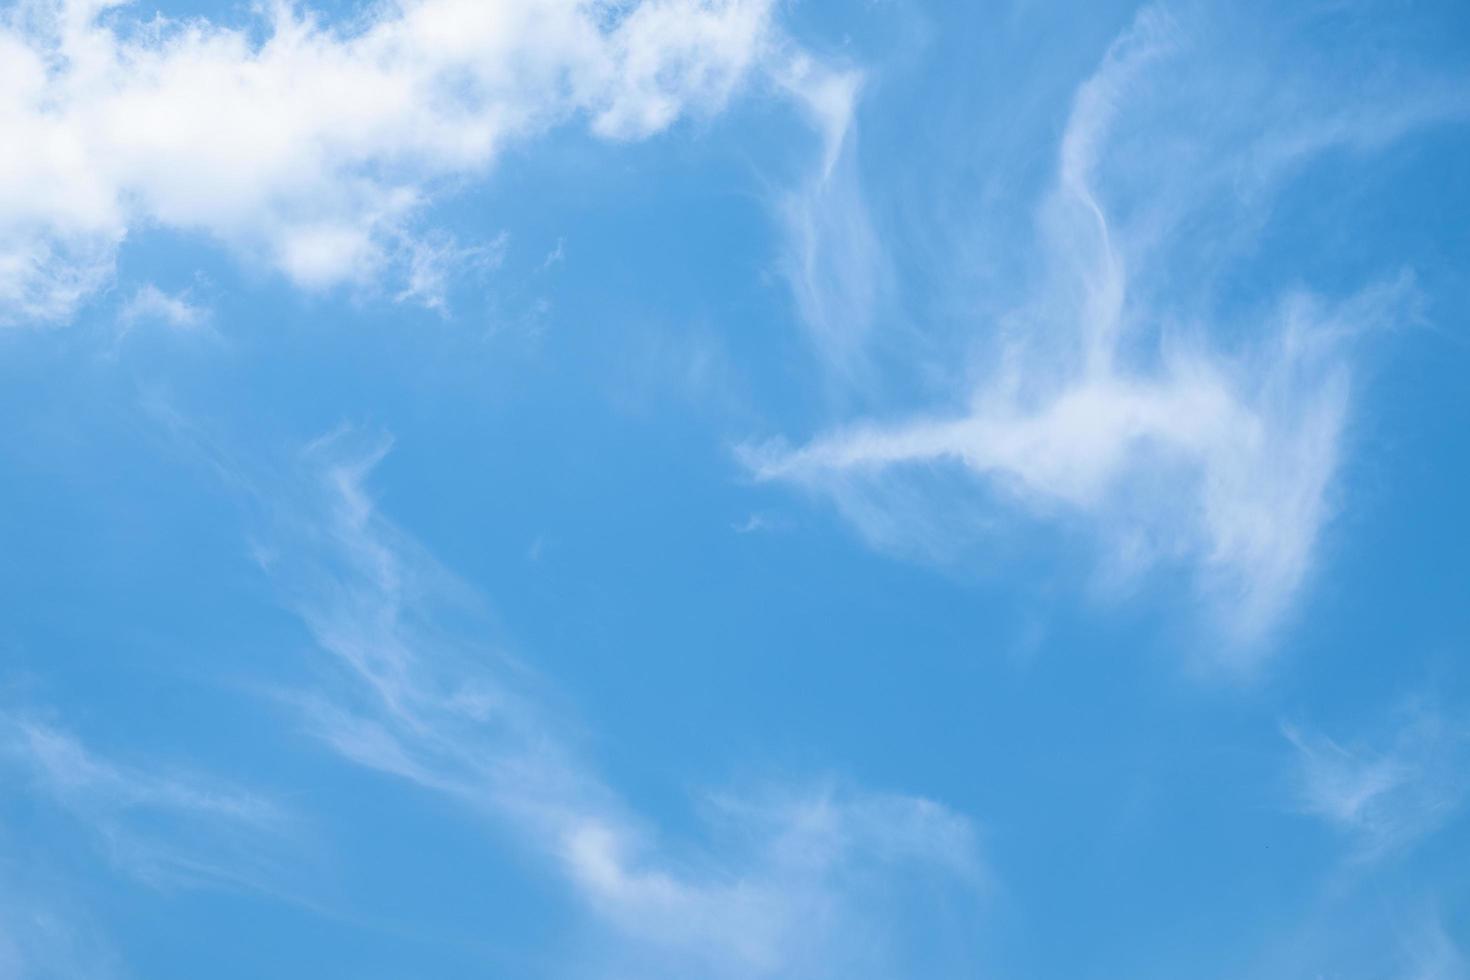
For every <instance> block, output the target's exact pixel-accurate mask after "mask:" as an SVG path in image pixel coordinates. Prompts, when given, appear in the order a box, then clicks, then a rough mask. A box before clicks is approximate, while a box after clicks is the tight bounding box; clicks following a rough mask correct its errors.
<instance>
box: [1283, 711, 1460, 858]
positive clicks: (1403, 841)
mask: <svg viewBox="0 0 1470 980" xmlns="http://www.w3.org/2000/svg"><path fill="white" fill-rule="evenodd" d="M1283 731H1284V733H1285V734H1286V737H1287V738H1288V739H1289V740H1290V741H1291V743H1292V745H1293V746H1295V748H1296V756H1295V759H1294V766H1293V771H1294V795H1295V800H1296V804H1297V806H1298V807H1299V808H1300V810H1301V811H1302V812H1303V813H1306V814H1309V815H1311V816H1314V817H1317V818H1320V819H1322V820H1324V821H1326V822H1327V823H1328V824H1329V825H1331V826H1333V827H1334V828H1336V829H1337V830H1338V831H1340V832H1341V833H1342V834H1344V835H1345V836H1346V837H1347V838H1348V839H1349V840H1350V841H1351V842H1352V844H1353V847H1354V852H1355V857H1356V858H1358V859H1361V860H1368V859H1373V858H1378V857H1381V856H1384V855H1386V854H1389V853H1393V852H1398V851H1402V850H1403V849H1405V848H1407V847H1410V846H1412V845H1413V844H1415V843H1416V842H1418V841H1419V840H1421V839H1422V838H1424V837H1426V836H1428V835H1430V834H1432V833H1433V832H1435V831H1437V830H1439V829H1440V828H1441V827H1443V826H1444V825H1445V824H1446V823H1448V822H1449V821H1450V820H1451V819H1453V818H1454V817H1455V816H1456V815H1457V814H1458V813H1459V812H1460V810H1461V809H1462V808H1463V806H1464V804H1465V800H1466V796H1467V794H1470V775H1467V774H1470V725H1466V724H1464V723H1463V722H1461V721H1459V720H1456V719H1453V718H1447V717H1445V716H1443V715H1442V714H1440V713H1439V712H1438V711H1435V710H1433V709H1431V708H1429V707H1427V706H1425V705H1422V704H1412V705H1409V706H1408V707H1407V708H1406V709H1405V710H1404V711H1403V712H1401V715H1400V717H1398V719H1397V721H1396V724H1395V726H1394V727H1393V728H1392V730H1390V731H1388V732H1386V733H1384V734H1382V735H1381V736H1380V737H1378V738H1376V739H1359V740H1355V741H1354V742H1352V743H1351V744H1347V745H1343V744H1339V743H1338V742H1335V741H1333V740H1332V739H1330V738H1327V737H1326V736H1324V735H1321V734H1318V733H1315V732H1312V731H1308V730H1305V729H1302V728H1300V727H1297V726H1294V725H1285V726H1283Z"/></svg>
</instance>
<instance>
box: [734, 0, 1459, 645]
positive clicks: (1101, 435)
mask: <svg viewBox="0 0 1470 980" xmlns="http://www.w3.org/2000/svg"><path fill="white" fill-rule="evenodd" d="M1191 44H1194V45H1198V44H1199V39H1198V38H1195V39H1193V41H1191V39H1190V37H1189V35H1188V34H1187V32H1186V31H1184V30H1183V29H1182V28H1181V26H1180V25H1179V23H1178V22H1176V21H1175V20H1174V19H1173V18H1171V17H1170V16H1168V15H1166V14H1165V13H1163V12H1162V11H1161V10H1160V9H1159V8H1156V7H1149V8H1145V9H1144V10H1143V11H1142V12H1141V13H1140V15H1139V16H1138V17H1137V19H1136V20H1135V22H1134V23H1133V25H1132V26H1131V27H1130V28H1129V29H1128V30H1127V31H1126V32H1125V33H1124V34H1123V35H1122V36H1120V37H1119V38H1118V39H1117V41H1116V42H1115V43H1114V44H1113V45H1112V46H1111V48H1110V49H1109V50H1108V52H1107V53H1106V55H1105V57H1104V58H1103V60H1102V63H1101V65H1100V66H1099V67H1098V69H1097V70H1096V72H1095V73H1094V74H1093V75H1092V76H1091V77H1090V78H1088V79H1087V80H1086V81H1085V82H1084V83H1083V84H1082V85H1081V86H1080V87H1079V88H1078V89H1077V90H1076V92H1075V94H1074V97H1073V99H1072V105H1071V112H1070V116H1069V118H1068V120H1067V124H1066V127H1065V130H1064V132H1063V134H1062V137H1061V140H1060V145H1059V149H1058V153H1057V158H1056V162H1055V167H1056V170H1055V179H1054V181H1053V183H1052V184H1051V186H1050V188H1049V190H1048V191H1047V192H1046V194H1045V196H1044V198H1043V199H1042V200H1041V201H1040V202H1039V205H1038V207H1037V209H1036V212H1035V219H1034V241H1033V242H1032V243H1031V244H1032V247H1033V249H1034V266H1035V270H1036V272H1035V276H1034V278H1033V279H1032V280H1031V281H1030V282H1029V284H1028V285H1027V286H1026V287H1025V288H1024V294H1025V295H1024V298H1022V299H1021V300H1019V301H1018V302H1017V303H1016V304H1015V305H1014V306H1013V307H1012V308H1011V310H1010V312H1009V313H1007V314H1006V315H1004V316H1002V317H1001V318H1000V322H998V324H997V325H996V328H995V329H994V331H993V332H992V333H991V334H990V335H988V336H987V337H985V338H983V339H984V342H983V343H982V344H980V349H981V350H982V351H983V353H982V354H980V355H979V356H978V357H976V358H970V359H969V360H970V362H971V365H970V367H969V368H967V369H966V379H965V380H964V381H962V382H960V383H959V387H960V388H962V389H963V394H962V395H960V397H958V398H957V399H954V401H958V402H959V403H960V404H959V406H958V407H955V408H950V409H947V410H945V411H934V412H928V413H918V414H916V413H913V412H912V411H908V412H904V413H903V415H904V416H905V417H903V418H901V419H899V420H897V421H893V420H887V421H875V420H868V421H862V422H856V423H848V424H843V425H839V426H838V427H836V428H835V429H833V430H832V431H828V432H826V433H823V434H819V435H818V436H816V437H815V438H813V439H812V440H810V441H809V442H807V443H805V444H804V445H798V446H795V447H793V446H791V445H790V444H789V443H787V442H786V441H785V440H779V439H778V440H775V441H772V442H768V443H764V444H759V443H751V444H747V445H745V446H743V447H741V449H740V451H739V454H740V457H741V459H742V460H743V462H744V463H745V465H746V466H747V467H748V469H749V471H750V472H751V473H752V474H753V475H754V476H755V477H756V478H757V479H758V480H768V481H783V482H787V483H790V484H793V485H797V486H800V487H804V488H806V489H808V490H810V491H812V492H814V493H816V494H818V495H821V496H824V497H826V498H829V499H831V500H832V501H833V502H834V503H835V504H836V505H837V507H838V508H839V509H840V510H841V511H842V512H843V513H844V515H845V516H846V517H847V518H848V519H850V520H851V521H852V522H853V523H854V524H855V525H856V526H857V527H858V529H859V530H860V531H861V532H862V533H863V534H864V535H865V536H866V537H867V538H868V539H869V540H870V541H871V542H873V543H874V544H876V545H878V546H880V547H884V548H888V549H892V550H896V551H901V552H908V553H917V554H919V555H922V556H925V557H930V558H939V559H945V558H948V557H950V553H951V552H952V551H953V550H954V548H955V546H956V543H957V542H966V543H968V542H973V541H975V540H976V539H977V538H979V539H983V537H984V535H985V533H987V532H988V531H989V530H990V529H993V528H994V527H996V526H997V525H999V524H1000V523H1002V522H1004V521H1008V520H1009V518H1010V517H1012V516H1014V515H1017V514H1020V515H1025V516H1028V517H1029V518H1032V519H1035V520H1038V521H1040V522H1043V523H1054V524H1060V525H1063V526H1069V527H1077V526H1081V527H1085V528H1087V529H1088V530H1089V532H1090V533H1091V535H1092V536H1093V537H1095V539H1096V540H1097V541H1098V542H1099V546H1100V550H1101V552H1102V554H1103V555H1104V559H1103V562H1102V567H1103V569H1104V572H1103V576H1104V578H1105V579H1107V580H1108V581H1109V582H1110V583H1111V584H1114V585H1116V584H1118V583H1126V582H1128V581H1131V580H1132V579H1133V578H1135V577H1136V576H1137V575H1138V574H1139V573H1141V572H1143V571H1144V570H1147V569H1150V568H1153V567H1156V566H1158V565H1160V564H1166V565H1176V566H1182V567H1186V568H1191V569H1193V570H1194V581H1195V583H1196V587H1197V591H1198V593H1199V594H1200V595H1201V596H1203V597H1204V599H1205V600H1206V603H1207V605H1208V606H1209V608H1210V609H1211V611H1212V625H1213V627H1214V629H1213V632H1215V633H1216V634H1217V635H1220V636H1222V637H1224V638H1225V639H1224V643H1223V649H1224V651H1225V652H1224V654H1222V656H1224V659H1225V660H1226V661H1227V662H1229V663H1233V664H1247V663H1250V662H1253V661H1254V660H1255V659H1256V657H1257V656H1258V655H1259V654H1260V652H1261V651H1262V650H1263V649H1264V644H1263V642H1262V641H1263V640H1264V639H1265V638H1266V637H1268V636H1269V635H1270V634H1271V633H1272V632H1273V629H1274V628H1275V627H1276V626H1277V624H1279V623H1280V622H1281V621H1282V619H1283V617H1284V615H1285V614H1286V613H1287V611H1288V610H1289V609H1290V607H1291V605H1292V602H1293V600H1294V598H1295V597H1296V595H1297V594H1298V592H1299V591H1300V589H1301V587H1302V586H1303V584H1304V583H1305V582H1306V581H1307V579H1308V578H1309V576H1310V574H1311V572H1312V569H1313V564H1314V555H1315V553H1316V549H1317V544H1318V541H1319V538H1320V536H1321V532H1322V529H1323V527H1324V526H1325V525H1326V524H1327V522H1328V521H1329V520H1330V519H1331V517H1332V516H1333V513H1334V510H1335V507H1336V499H1335V497H1334V485H1335V484H1334V479H1335V477H1336V474H1337V472H1338V469H1339V466H1340V463H1341V459H1342V455H1343V440H1344V433H1345V430H1346V426H1347V423H1348V415H1349V408H1350V394H1351V370H1350V358H1349V351H1350V348H1351V346H1352V342H1353V340H1354V339H1355V338H1357V337H1359V336H1360V335H1362V334H1363V333H1365V332H1367V331H1370V330H1373V329H1375V328H1378V327H1381V326H1385V325H1391V324H1395V323H1401V322H1404V321H1406V320H1412V319H1413V317H1414V315H1415V296H1416V294H1415V289H1414V285H1413V279H1412V276H1410V275H1408V274H1405V273H1401V272H1400V271H1398V270H1394V271H1393V272H1391V273H1389V274H1388V275H1386V276H1385V277H1384V278H1383V279H1382V280H1381V281H1378V282H1373V283H1370V284H1369V285H1367V286H1366V287H1364V288H1361V289H1359V290H1358V291H1356V292H1349V293H1337V294H1333V295H1330V296H1324V295H1319V294H1317V293H1314V292H1312V291H1311V290H1308V289H1306V288H1303V287H1296V286H1292V287H1286V288H1283V289H1282V290H1281V291H1280V292H1279V293H1277V295H1275V297H1274V298H1266V299H1263V300H1261V301H1259V302H1252V303H1250V304H1236V305H1234V306H1232V307H1231V308H1230V310H1229V312H1228V313H1223V314H1222V313H1219V312H1218V311H1216V310H1215V309H1214V297H1215V282H1216V279H1217V277H1218V275H1217V274H1218V269H1216V270H1213V271H1212V270H1203V269H1201V268H1200V267H1199V265H1198V263H1196V262H1194V261H1193V260H1191V259H1190V258H1189V256H1190V255H1191V253H1192V252H1194V251H1199V252H1203V253H1209V254H1211V255H1216V253H1218V252H1220V251H1221V250H1226V251H1229V250H1231V249H1233V250H1235V251H1234V253H1233V254H1236V255H1239V254H1244V253H1248V252H1249V250H1250V247H1251V246H1250V244H1249V243H1242V242H1240V241H1235V240H1232V235H1233V236H1235V238H1239V237H1240V236H1242V235H1248V233H1249V232H1250V231H1251V230H1255V231H1259V228H1260V227H1261V225H1262V224H1263V223H1264V222H1265V221H1266V220H1267V218H1266V216H1267V215H1268V214H1269V205H1268V203H1267V202H1268V200H1269V196H1270V191H1271V189H1272V188H1274V187H1276V186H1278V185H1279V184H1280V183H1281V181H1282V180H1284V179H1285V178H1286V177H1287V176H1288V175H1289V174H1290V173H1292V172H1294V171H1295V170H1297V169H1299V168H1300V167H1301V166H1302V165H1303V163H1304V160H1305V159H1306V158H1308V157H1310V156H1311V155H1313V154H1317V153H1321V152H1323V151H1324V150H1326V149H1329V148H1334V147H1343V146H1346V147H1349V148H1354V149H1357V148H1366V147H1372V146H1378V145H1382V144H1383V143H1385V142H1388V141H1391V140H1393V139H1395V138H1397V137H1398V136H1400V135H1402V134H1403V133H1405V132H1408V131H1409V130H1411V129H1412V128H1413V127H1414V126H1418V125H1423V124H1426V123H1429V122H1433V121H1437V120H1442V119H1444V118H1446V117H1447V115H1453V113H1448V112H1447V109H1446V107H1447V106H1448V105H1450V102H1447V101H1445V100H1443V99H1437V98H1436V99H1429V98H1426V99H1418V100H1415V101H1414V105H1415V106H1416V107H1417V108H1416V110H1415V111H1414V112H1409V113H1405V112H1399V113H1395V114H1392V118H1391V119H1388V118H1386V117H1385V118H1380V115H1375V114H1373V113H1371V112H1367V111H1362V112H1359V113H1357V114H1356V115H1352V116H1351V117H1349V116H1340V117H1334V118H1335V119H1336V120H1337V121H1336V123H1334V125H1332V126H1326V127H1322V126H1318V127H1314V128H1313V129H1312V134H1310V138H1308V136H1307V135H1304V134H1303V133H1302V131H1301V130H1300V127H1296V128H1293V127H1291V126H1287V125H1286V124H1285V123H1281V125H1278V123H1279V122H1281V120H1279V119H1278V118H1276V117H1275V116H1272V115H1271V114H1269V113H1267V114H1265V116H1264V117H1263V118H1256V119H1255V123H1256V125H1257V128H1258V129H1259V130H1260V133H1261V134H1263V135H1261V134H1258V135H1256V136H1254V137H1252V136H1250V135H1249V134H1250V133H1251V132H1252V130H1250V129H1244V130H1242V131H1240V132H1237V130H1236V128H1234V126H1233V124H1231V123H1229V122H1228V121H1227V122H1224V123H1221V124H1220V125H1219V126H1218V127H1217V128H1214V129H1212V128H1211V126H1212V125H1214V123H1215V120H1216V119H1218V118H1219V117H1220V114H1216V115H1215V116H1212V115H1211V114H1210V113H1208V112H1201V111H1198V107H1197V106H1196V107H1195V110H1196V111H1194V112H1189V111H1185V110H1180V108H1179V103H1180V102H1181V101H1187V99H1188V97H1189V94H1190V92H1191V91H1193V90H1192V89H1190V87H1189V84H1188V83H1187V82H1185V81H1181V79H1180V76H1179V72H1178V71H1176V70H1174V69H1176V68H1178V67H1179V66H1181V65H1186V64H1187V65H1195V64H1196V62H1197V59H1196V58H1195V57H1194V56H1196V55H1198V54H1199V50H1198V48H1197V47H1191ZM1206 88H1208V86H1206ZM1196 94H1198V93H1196ZM1282 115H1289V114H1286V113H1285V112H1284V110H1283V113H1282ZM1298 116H1299V113H1298ZM1292 118H1297V117H1292ZM1140 130H1147V132H1143V133H1141V132H1140ZM1161 130H1162V131H1161ZM1166 136H1167V139H1165V137H1166ZM1292 136H1295V137H1300V138H1291V137H1292ZM1144 137H1149V139H1148V140H1145V139H1144ZM1144 142H1146V143H1147V147H1148V149H1147V152H1146V153H1145V152H1144V151H1143V150H1140V149H1139V146H1140V144H1141V143H1144ZM1115 157H1119V158H1124V159H1125V160H1126V165H1125V164H1124V163H1122V162H1120V161H1119V160H1115V159H1114V158H1115ZM1134 164H1138V165H1137V166H1134ZM1140 173H1143V174H1146V175H1155V176H1157V178H1158V179H1157V181H1153V182H1152V183H1150V184H1149V190H1148V191H1147V192H1144V191H1142V190H1141V189H1140V188H1139V187H1138V186H1135V185H1137V183H1138V180H1139V174H1140ZM1222 208H1223V209H1227V210H1229V209H1234V211H1235V212H1236V214H1235V216H1234V219H1233V221H1232V222H1231V223H1230V226H1231V227H1236V226H1238V227H1239V228H1241V229H1245V231H1237V232H1231V233H1229V234H1226V233H1224V232H1222V233H1221V235H1220V236H1219V238H1218V239H1212V240H1211V242H1209V243H1207V244H1205V245H1201V244H1200V243H1198V242H1195V241H1194V239H1193V238H1192V237H1191V236H1192V235H1196V234H1198V233H1199V228H1200V227H1201V226H1202V225H1204V226H1208V227H1210V228H1212V229H1213V225H1211V224H1210V222H1211V221H1212V220H1213V216H1214V214H1215V212H1216V211H1217V210H1219V209H1222ZM1217 258H1218V256H1217ZM1220 261H1223V260H1220ZM808 318H809V319H810V318H811V317H808ZM818 319H820V318H818ZM1225 337H1230V338H1233V339H1231V340H1229V341H1225V340H1224V339H1223V338H1225ZM962 360H964V359H962ZM977 379H978V380H977Z"/></svg>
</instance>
